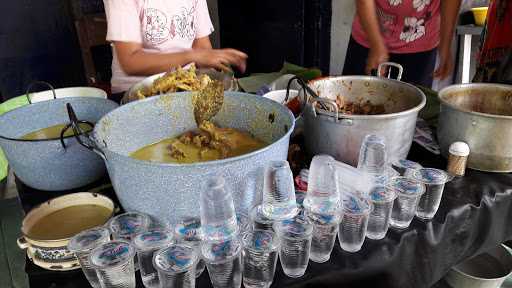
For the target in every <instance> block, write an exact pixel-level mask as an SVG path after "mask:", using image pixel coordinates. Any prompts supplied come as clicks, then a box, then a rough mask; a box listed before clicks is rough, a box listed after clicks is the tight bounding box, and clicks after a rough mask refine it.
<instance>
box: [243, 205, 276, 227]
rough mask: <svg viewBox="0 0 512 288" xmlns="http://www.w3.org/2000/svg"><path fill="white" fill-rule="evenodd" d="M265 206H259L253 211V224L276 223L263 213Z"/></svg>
mask: <svg viewBox="0 0 512 288" xmlns="http://www.w3.org/2000/svg"><path fill="white" fill-rule="evenodd" d="M262 209H263V206H262V205H257V206H256V207H254V208H253V209H252V210H251V214H250V215H249V217H250V219H251V221H252V222H257V223H262V224H270V223H272V222H274V220H272V219H270V218H268V217H267V216H265V214H264V213H263V211H262Z"/></svg>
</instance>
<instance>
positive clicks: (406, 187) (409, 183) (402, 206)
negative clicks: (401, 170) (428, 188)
mask: <svg viewBox="0 0 512 288" xmlns="http://www.w3.org/2000/svg"><path fill="white" fill-rule="evenodd" d="M389 185H390V186H391V187H392V188H393V189H395V192H396V194H397V197H396V199H395V202H394V203H393V210H392V212H391V220H390V225H391V227H393V228H398V229H405V228H407V227H409V225H410V224H411V221H412V219H413V218H414V214H415V213H416V209H417V208H418V203H419V201H420V198H421V195H423V193H425V185H423V183H421V182H419V181H417V180H414V179H410V178H407V177H395V178H393V179H392V180H391V183H390V184H389Z"/></svg>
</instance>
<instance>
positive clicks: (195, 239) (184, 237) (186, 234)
mask: <svg viewBox="0 0 512 288" xmlns="http://www.w3.org/2000/svg"><path fill="white" fill-rule="evenodd" d="M174 237H175V239H176V242H177V243H179V244H185V245H188V246H190V247H192V248H194V249H195V250H196V253H197V255H201V241H203V238H204V237H203V233H202V230H201V219H199V217H187V218H185V219H183V220H182V221H181V222H180V223H178V225H176V227H175V228H174ZM205 267H206V266H205V263H204V260H203V259H202V258H201V257H198V258H197V264H196V278H197V277H199V276H201V274H202V273H203V271H204V268H205Z"/></svg>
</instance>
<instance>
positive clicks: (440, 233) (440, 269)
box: [26, 145, 512, 288]
mask: <svg viewBox="0 0 512 288" xmlns="http://www.w3.org/2000/svg"><path fill="white" fill-rule="evenodd" d="M409 158H410V159H411V160H415V161H418V162H420V163H421V164H422V165H423V166H425V167H436V168H444V167H445V165H446V162H445V160H444V159H442V158H441V157H440V156H434V155H433V154H431V153H429V152H427V151H426V150H424V149H423V148H421V147H419V146H416V145H413V148H412V150H411V153H410V157H409ZM509 239H512V174H493V173H484V172H478V171H474V170H468V171H467V173H466V176H465V177H463V178H456V179H455V180H453V181H452V182H450V183H448V184H447V185H446V188H445V191H444V194H443V200H442V202H441V206H440V208H439V211H438V212H437V214H436V216H435V218H434V219H433V220H432V221H429V222H422V221H420V220H418V219H416V218H415V219H414V220H413V222H412V224H411V226H410V227H409V228H408V229H405V230H402V231H398V230H394V229H390V231H389V232H388V234H387V235H386V238H384V239H383V240H378V241H373V240H368V239H366V241H365V243H364V246H363V248H362V250H361V251H360V252H358V253H347V252H344V251H343V250H341V248H340V247H339V245H338V243H336V245H335V247H334V250H333V253H332V255H331V260H330V261H328V262H327V263H323V264H316V263H313V262H310V263H309V266H308V270H307V272H306V274H305V275H304V276H303V277H301V278H298V279H292V278H288V277H286V276H285V275H284V274H283V272H282V270H281V267H280V264H278V268H277V271H276V276H275V278H274V283H273V284H272V287H394V288H400V287H407V288H410V287H415V288H421V287H425V288H428V287H432V286H433V285H434V284H435V283H436V282H437V281H439V280H440V279H441V278H442V277H443V276H444V275H445V274H446V272H447V271H448V270H449V269H450V267H452V266H454V265H455V264H457V263H458V262H460V261H462V260H463V259H466V258H468V257H470V256H473V255H477V254H479V253H481V252H483V251H485V250H486V249H490V248H493V247H495V246H497V245H499V244H500V243H502V242H504V241H506V240H509ZM26 270H27V273H28V274H29V279H30V283H31V285H32V286H33V287H48V285H50V284H46V283H54V284H55V285H54V286H52V287H87V282H86V281H85V279H84V277H83V276H82V274H81V273H80V272H67V273H48V272H44V271H42V269H39V268H37V267H34V266H33V265H31V264H27V269H26ZM207 274H208V273H206V272H205V273H203V275H202V276H201V277H200V278H199V279H198V281H197V284H196V287H201V288H202V287H211V286H210V282H209V278H208V275H207ZM138 281H139V284H138V285H139V286H140V287H143V286H142V285H141V283H140V279H138ZM42 283H45V284H44V286H43V285H40V284H42ZM437 287H440V286H437Z"/></svg>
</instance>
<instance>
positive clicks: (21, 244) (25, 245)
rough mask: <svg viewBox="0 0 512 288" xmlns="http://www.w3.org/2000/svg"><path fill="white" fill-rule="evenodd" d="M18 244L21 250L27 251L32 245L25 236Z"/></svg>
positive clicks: (19, 239)
mask: <svg viewBox="0 0 512 288" xmlns="http://www.w3.org/2000/svg"><path fill="white" fill-rule="evenodd" d="M16 243H17V244H18V247H20V249H27V248H28V247H30V244H28V242H27V239H25V237H23V236H22V237H19V238H18V239H16Z"/></svg>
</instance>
